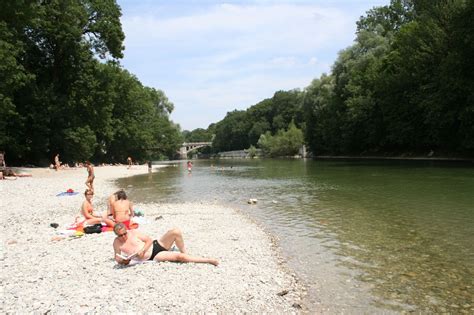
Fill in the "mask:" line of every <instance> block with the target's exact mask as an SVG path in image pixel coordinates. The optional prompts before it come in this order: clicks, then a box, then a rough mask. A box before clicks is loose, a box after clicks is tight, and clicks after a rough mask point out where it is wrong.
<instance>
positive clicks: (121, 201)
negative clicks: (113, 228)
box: [111, 190, 135, 229]
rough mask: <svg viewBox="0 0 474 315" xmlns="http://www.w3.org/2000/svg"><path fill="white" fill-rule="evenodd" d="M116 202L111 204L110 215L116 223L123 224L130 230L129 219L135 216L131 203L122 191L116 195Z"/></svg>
mask: <svg viewBox="0 0 474 315" xmlns="http://www.w3.org/2000/svg"><path fill="white" fill-rule="evenodd" d="M116 196H117V197H116V200H115V201H114V202H113V203H112V204H111V213H112V216H113V218H114V221H115V222H116V223H119V222H121V223H123V224H125V226H126V227H127V229H129V228H130V223H131V219H132V218H133V217H134V216H135V212H134V211H133V203H132V202H131V201H129V200H128V199H127V194H126V193H125V191H123V190H119V191H117V193H116Z"/></svg>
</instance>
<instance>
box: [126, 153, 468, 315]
mask: <svg viewBox="0 0 474 315" xmlns="http://www.w3.org/2000/svg"><path fill="white" fill-rule="evenodd" d="M193 162H194V167H193V169H192V172H191V173H189V172H188V171H187V169H186V167H185V163H184V161H175V162H169V164H170V167H167V168H162V169H158V170H157V171H156V172H153V173H151V174H148V175H142V176H135V177H131V178H124V179H121V180H120V181H119V183H118V185H119V186H120V187H128V188H127V191H128V192H129V195H130V196H131V199H132V200H134V201H136V202H144V203H146V202H160V203H181V202H186V201H205V202H214V201H217V202H221V203H224V204H229V205H232V206H234V207H238V208H240V209H241V210H242V211H244V212H246V213H248V214H249V215H250V216H251V217H252V218H254V219H255V220H256V221H258V222H259V223H260V224H262V225H263V226H264V227H265V229H266V230H267V231H269V232H270V233H272V234H274V235H275V236H277V237H278V238H279V240H280V241H279V244H280V247H281V250H282V253H283V255H284V257H285V258H286V260H287V263H288V265H289V266H290V267H291V268H292V269H293V270H295V271H296V273H297V275H298V276H299V278H300V279H301V280H302V281H303V282H304V283H305V285H306V287H307V288H308V295H307V297H306V300H305V304H306V305H307V307H308V308H309V310H310V311H314V312H322V313H331V314H334V313H348V312H350V313H381V312H384V313H391V312H394V313H398V312H407V311H416V312H429V313H440V312H448V313H473V312H474V245H473V244H474V167H473V165H472V164H459V163H456V164H452V163H434V162H415V161H406V162H401V161H382V162H380V161H379V162H376V161H356V162H354V161H313V160H194V161H193ZM156 163H158V162H156ZM250 198H255V199H257V200H258V201H257V203H256V204H254V205H249V204H248V203H247V201H248V200H249V199H250Z"/></svg>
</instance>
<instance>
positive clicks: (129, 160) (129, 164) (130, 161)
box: [127, 156, 132, 168]
mask: <svg viewBox="0 0 474 315" xmlns="http://www.w3.org/2000/svg"><path fill="white" fill-rule="evenodd" d="M127 163H128V167H127V168H130V167H132V158H131V157H130V156H129V157H128V158H127Z"/></svg>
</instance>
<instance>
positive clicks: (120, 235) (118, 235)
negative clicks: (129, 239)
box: [117, 232, 127, 237]
mask: <svg viewBox="0 0 474 315" xmlns="http://www.w3.org/2000/svg"><path fill="white" fill-rule="evenodd" d="M125 235H127V232H125V233H123V234H117V237H122V236H125Z"/></svg>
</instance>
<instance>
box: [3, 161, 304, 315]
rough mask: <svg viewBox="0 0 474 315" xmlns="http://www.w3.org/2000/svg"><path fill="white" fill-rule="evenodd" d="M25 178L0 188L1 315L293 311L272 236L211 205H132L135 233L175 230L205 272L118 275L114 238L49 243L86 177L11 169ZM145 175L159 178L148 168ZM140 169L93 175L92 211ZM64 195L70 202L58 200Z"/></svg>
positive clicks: (296, 301)
mask: <svg viewBox="0 0 474 315" xmlns="http://www.w3.org/2000/svg"><path fill="white" fill-rule="evenodd" d="M19 171H21V172H26V173H31V174H32V175H33V176H32V177H26V178H18V179H17V180H4V181H0V191H1V192H2V196H3V197H2V219H1V228H2V233H1V236H2V244H3V245H2V249H1V257H2V265H3V266H2V270H3V272H2V279H1V280H2V291H3V294H2V296H1V297H0V301H1V305H2V308H3V309H2V311H3V312H19V313H25V312H39V313H48V312H53V313H63V312H64V313H85V312H113V313H116V312H145V313H148V312H157V313H165V312H173V313H175V312H236V311H237V312H245V313H254V312H257V313H262V312H279V313H289V312H293V313H300V312H302V311H303V310H302V309H300V308H299V306H300V303H301V292H302V289H301V287H300V285H299V284H298V281H297V279H296V276H295V275H293V274H291V273H290V272H288V270H287V269H286V267H285V265H284V264H283V263H282V260H281V259H280V258H279V255H278V249H277V248H276V246H275V245H274V242H273V241H272V238H271V237H270V236H268V235H267V234H266V233H265V232H264V231H263V230H262V229H261V228H259V227H258V226H257V225H255V224H254V223H252V222H251V221H250V219H248V218H247V217H245V216H244V215H242V214H239V213H238V212H237V211H235V210H233V209H231V208H228V207H225V206H222V205H219V204H201V203H183V204H178V205H176V204H158V203H155V204H136V205H135V208H136V209H140V210H141V211H143V212H144V213H145V217H144V222H142V224H141V226H140V229H141V230H142V231H143V232H144V233H146V234H149V235H150V236H152V237H156V238H158V237H159V236H161V235H162V234H163V233H165V232H166V231H167V230H168V229H170V228H172V227H175V226H176V227H179V228H181V229H182V231H183V234H184V238H185V242H186V245H187V248H188V251H189V253H190V254H194V255H199V256H207V257H214V258H217V259H218V260H219V261H220V265H219V266H218V267H214V266H212V265H204V264H179V263H170V262H166V263H143V264H136V265H133V266H130V267H119V266H117V265H116V263H115V262H114V260H113V252H112V241H113V239H114V235H113V232H106V233H102V234H91V235H85V236H83V237H81V238H66V239H65V240H61V241H52V238H53V237H54V236H55V235H56V229H54V228H52V227H51V226H50V224H51V223H58V224H59V226H60V227H59V228H58V230H59V229H61V227H63V226H64V225H66V224H69V223H71V222H72V221H73V219H74V217H75V216H76V215H77V214H78V212H79V207H80V205H81V203H82V201H83V191H84V189H85V185H84V182H85V179H86V171H85V169H74V170H61V171H58V172H56V171H54V170H50V169H40V168H38V169H24V168H22V169H19ZM154 171H158V172H159V169H158V168H157V167H154ZM146 172H147V168H146V166H134V167H133V168H132V169H130V170H129V169H127V168H126V167H125V166H110V167H96V168H95V173H96V180H95V196H94V200H93V203H94V206H95V208H96V209H97V210H100V211H101V210H104V209H105V207H106V198H107V196H108V195H110V194H111V193H112V192H114V191H115V190H117V187H115V185H114V180H115V179H117V178H120V177H125V176H132V175H138V174H144V173H146ZM67 189H73V190H74V191H77V192H79V194H77V195H74V196H63V197H57V196H56V195H57V194H58V193H59V192H62V191H66V190H67Z"/></svg>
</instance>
